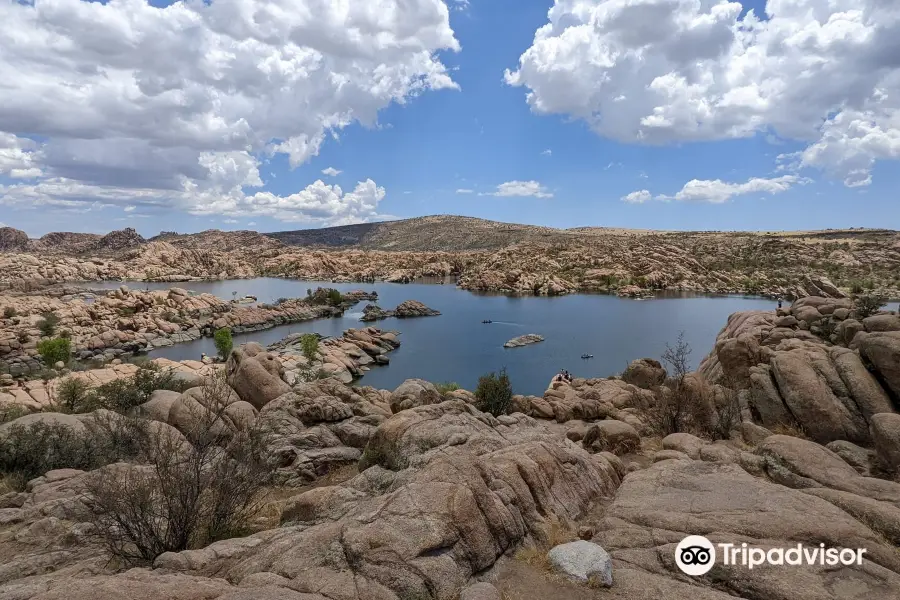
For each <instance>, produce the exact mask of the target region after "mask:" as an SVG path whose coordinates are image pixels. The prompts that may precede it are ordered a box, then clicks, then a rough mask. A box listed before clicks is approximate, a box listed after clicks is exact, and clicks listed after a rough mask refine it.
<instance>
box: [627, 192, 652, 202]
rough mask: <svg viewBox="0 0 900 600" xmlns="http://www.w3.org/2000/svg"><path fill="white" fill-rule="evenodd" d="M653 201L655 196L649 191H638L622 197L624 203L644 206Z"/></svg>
mask: <svg viewBox="0 0 900 600" xmlns="http://www.w3.org/2000/svg"><path fill="white" fill-rule="evenodd" d="M652 199H653V195H652V194H651V193H650V192H649V191H647V190H638V191H636V192H631V193H630V194H627V195H625V196H622V201H623V202H628V203H629V204H643V203H644V202H647V201H649V200H652Z"/></svg>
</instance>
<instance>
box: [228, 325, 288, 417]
mask: <svg viewBox="0 0 900 600" xmlns="http://www.w3.org/2000/svg"><path fill="white" fill-rule="evenodd" d="M225 371H226V373H227V377H228V385H230V386H231V387H232V388H234V391H236V392H237V394H238V396H240V397H241V400H244V401H245V402H249V403H250V404H252V405H253V406H255V407H256V408H257V409H260V408H262V407H264V406H265V405H266V404H268V403H269V402H271V401H272V400H274V399H275V398H278V397H279V396H283V395H284V394H287V393H288V392H290V391H291V387H290V386H289V385H288V384H287V383H286V382H285V381H284V365H282V363H281V361H279V360H278V359H277V358H276V357H275V355H274V354H271V353H269V352H266V351H265V350H264V349H263V347H262V346H260V345H259V344H257V343H255V342H251V343H249V344H244V345H243V346H241V347H239V348H235V349H234V350H232V351H231V354H230V355H229V356H228V362H227V363H226V364H225Z"/></svg>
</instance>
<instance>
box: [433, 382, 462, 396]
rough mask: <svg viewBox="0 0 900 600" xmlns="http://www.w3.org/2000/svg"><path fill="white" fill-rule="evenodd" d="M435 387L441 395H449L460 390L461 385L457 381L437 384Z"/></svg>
mask: <svg viewBox="0 0 900 600" xmlns="http://www.w3.org/2000/svg"><path fill="white" fill-rule="evenodd" d="M434 387H435V388H437V391H439V392H440V393H441V394H448V393H450V392H455V391H456V390H458V389H459V384H458V383H456V382H455V381H445V382H443V383H436V384H434Z"/></svg>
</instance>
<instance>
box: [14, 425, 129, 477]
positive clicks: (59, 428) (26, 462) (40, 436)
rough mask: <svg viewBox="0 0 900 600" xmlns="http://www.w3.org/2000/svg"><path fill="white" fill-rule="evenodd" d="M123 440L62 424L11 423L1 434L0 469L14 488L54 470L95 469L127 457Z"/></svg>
mask: <svg viewBox="0 0 900 600" xmlns="http://www.w3.org/2000/svg"><path fill="white" fill-rule="evenodd" d="M121 442H122V439H121V438H119V439H118V440H116V443H114V442H113V440H106V439H103V436H102V435H101V436H94V435H91V434H88V433H86V432H80V431H77V430H75V429H73V428H72V427H68V426H66V425H64V424H62V423H48V422H37V423H32V424H30V425H19V424H16V423H13V424H12V425H10V426H9V428H8V429H7V430H6V431H5V432H4V433H3V435H2V436H0V472H2V473H3V474H4V478H5V479H6V480H7V481H9V482H13V485H14V487H17V489H24V487H25V484H26V483H28V481H30V480H31V479H34V478H35V477H40V476H41V475H43V474H44V473H46V472H47V471H53V470H54V469H82V470H91V469H96V468H97V467H100V466H102V465H105V464H109V463H110V462H115V461H116V460H119V459H122V458H127V456H126V455H127V454H130V453H129V452H124V451H120V450H121V449H122V447H121V446H118V445H117V443H121Z"/></svg>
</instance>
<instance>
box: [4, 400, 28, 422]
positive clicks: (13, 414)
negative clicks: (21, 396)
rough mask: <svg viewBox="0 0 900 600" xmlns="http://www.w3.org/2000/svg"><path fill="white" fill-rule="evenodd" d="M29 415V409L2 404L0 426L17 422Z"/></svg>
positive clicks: (17, 405)
mask: <svg viewBox="0 0 900 600" xmlns="http://www.w3.org/2000/svg"><path fill="white" fill-rule="evenodd" d="M27 414H29V411H28V409H27V408H25V407H24V406H21V405H19V404H7V403H3V404H0V425H3V424H4V423H9V422H10V421H15V420H16V419H18V418H19V417H24V416H25V415H27Z"/></svg>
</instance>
